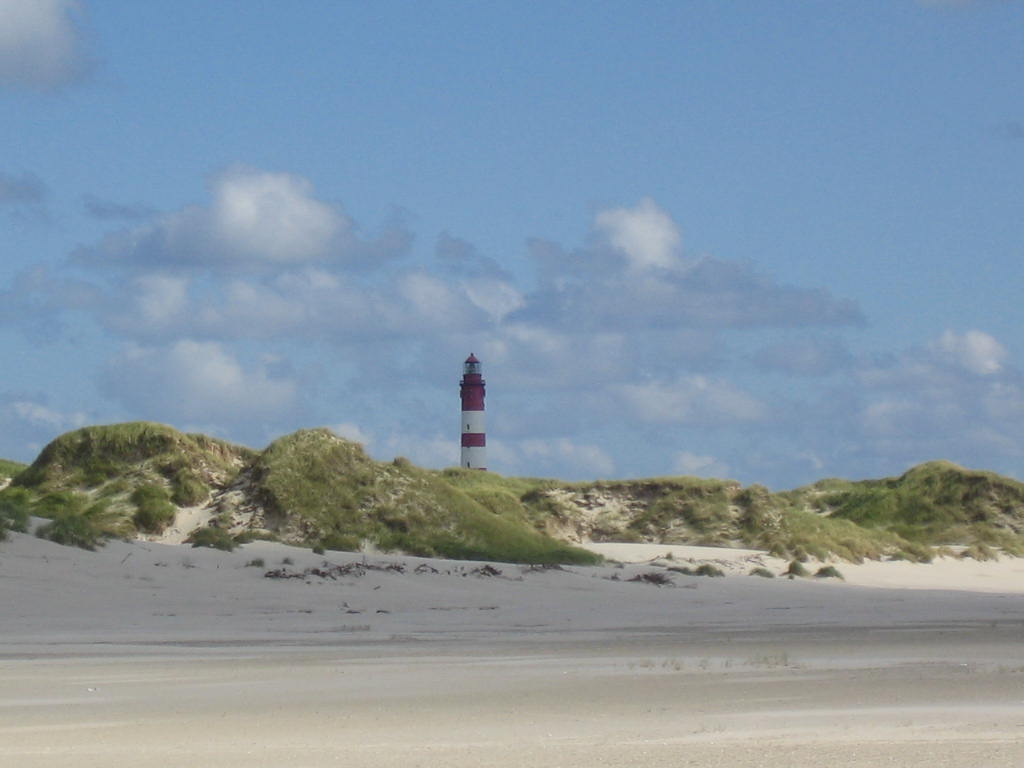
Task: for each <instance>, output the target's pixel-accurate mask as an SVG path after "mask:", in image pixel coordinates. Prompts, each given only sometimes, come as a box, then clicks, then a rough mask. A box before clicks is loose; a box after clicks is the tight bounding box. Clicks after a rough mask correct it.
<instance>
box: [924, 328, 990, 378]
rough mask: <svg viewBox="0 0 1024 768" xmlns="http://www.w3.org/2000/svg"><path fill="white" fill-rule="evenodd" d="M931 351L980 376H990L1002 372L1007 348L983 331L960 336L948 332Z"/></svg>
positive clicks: (934, 343) (933, 345)
mask: <svg viewBox="0 0 1024 768" xmlns="http://www.w3.org/2000/svg"><path fill="white" fill-rule="evenodd" d="M931 349H932V351H933V352H935V353H936V354H937V355H938V356H939V357H940V358H941V359H943V360H944V361H946V362H950V363H953V364H955V365H959V366H960V367H962V368H964V369H965V370H968V371H970V372H971V373H976V374H978V375H979V376H990V375H992V374H994V373H998V372H999V371H1000V370H1002V367H1003V361H1004V360H1005V359H1006V355H1007V353H1006V348H1005V347H1004V346H1003V345H1002V344H1000V343H999V342H998V341H996V340H995V339H994V338H993V337H992V336H989V335H988V334H987V333H985V332H983V331H967V332H966V333H962V334H958V333H955V332H953V331H948V330H947V331H946V332H945V333H943V334H942V336H940V337H939V338H938V339H937V340H936V341H934V342H932V344H931Z"/></svg>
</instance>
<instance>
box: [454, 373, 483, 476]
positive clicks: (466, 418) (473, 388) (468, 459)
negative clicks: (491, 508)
mask: <svg viewBox="0 0 1024 768" xmlns="http://www.w3.org/2000/svg"><path fill="white" fill-rule="evenodd" d="M459 394H460V395H462V467H464V468H465V469H484V470H486V469H487V436H486V435H485V434H484V377H483V374H482V373H481V372H480V361H479V360H477V359H476V355H474V354H472V353H470V355H469V357H467V358H466V362H465V363H464V364H463V366H462V381H461V382H460V386H459Z"/></svg>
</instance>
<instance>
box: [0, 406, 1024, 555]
mask: <svg viewBox="0 0 1024 768" xmlns="http://www.w3.org/2000/svg"><path fill="white" fill-rule="evenodd" d="M0 471H3V472H7V473H8V474H7V477H8V478H11V479H10V480H9V481H6V480H5V482H9V486H8V487H7V488H4V489H3V490H0V533H2V532H3V531H4V530H24V529H25V526H26V521H27V520H28V518H29V516H32V515H35V516H39V517H43V518H48V519H49V522H47V523H46V524H45V525H43V526H41V527H40V529H39V534H40V535H43V536H46V537H48V538H52V539H54V540H55V541H61V542H63V543H69V544H76V545H78V546H83V547H86V548H91V547H95V546H99V545H100V544H102V542H103V540H104V539H105V538H107V537H114V536H116V537H133V536H150V537H154V536H157V537H158V536H160V535H161V533H162V532H164V531H165V530H167V529H168V528H169V527H172V526H174V525H175V524H176V523H177V521H179V520H185V519H186V517H184V516H183V515H182V510H184V509H190V510H193V513H196V512H197V513H198V515H196V514H192V516H190V517H187V519H188V520H190V521H191V522H190V523H189V525H190V527H189V528H188V530H185V531H184V532H183V533H182V536H183V537H184V536H187V540H188V541H189V542H191V543H193V544H194V545H195V546H211V547H218V548H222V549H227V548H230V547H232V546H234V545H236V544H238V543H241V542H244V541H247V540H251V539H252V538H273V539H277V540H280V541H284V542H287V543H292V544H301V545H305V546H311V547H314V548H316V549H317V550H318V551H324V552H326V551H327V550H331V549H334V550H359V549H364V550H365V549H366V548H378V549H382V550H388V551H402V552H407V553H409V554H416V555H424V556H440V557H450V558H462V559H481V560H500V561H508V562H524V563H556V562H557V563H588V562H594V561H595V560H596V559H598V558H597V556H596V555H593V554H591V553H589V552H587V551H585V550H583V549H581V548H579V547H577V546H574V545H576V544H581V543H584V542H588V541H598V542H608V541H621V542H651V543H664V544H698V545H710V546H744V547H755V548H762V549H766V550H768V551H770V552H772V553H773V554H776V555H778V556H780V557H784V558H786V559H788V560H792V561H793V562H795V563H798V564H800V563H805V562H808V561H809V560H810V559H816V560H820V561H824V560H828V559H837V560H847V561H853V562H859V561H862V560H864V559H881V558H895V559H905V560H913V561H928V560H930V559H931V558H932V557H934V556H935V554H936V552H949V551H951V550H949V549H944V548H945V547H959V548H960V549H961V550H962V552H963V554H964V556H967V557H974V558H977V559H985V558H988V557H995V556H997V555H998V553H1000V552H1002V553H1006V554H1011V555H1019V554H1024V484H1022V483H1020V482H1018V481H1016V480H1013V479H1010V478H1006V477H1001V476H999V475H996V474H994V473H991V472H984V471H975V470H968V469H964V468H962V467H958V466H956V465H954V464H950V463H949V462H941V461H937V462H929V463H927V464H922V465H920V466H917V467H914V468H913V469H911V470H909V471H908V472H906V473H904V474H903V475H900V476H898V477H890V478H882V479H879V480H861V481H850V480H841V479H827V480H821V481H819V482H817V483H814V484H812V485H809V486H805V487H802V488H797V489H795V490H791V491H784V492H780V493H772V492H770V491H769V490H768V489H767V488H764V487H763V486H758V485H752V486H746V487H744V486H742V485H741V484H739V483H737V482H735V481H732V480H716V479H706V478H695V477H660V478H646V479H637V480H615V481H597V482H590V483H563V482H560V481H557V480H553V479H544V478H524V477H504V476H502V475H498V474H496V473H493V472H479V471H472V470H466V469H460V468H456V467H453V468H450V469H445V470H441V471H434V470H426V469H422V468H419V467H416V466H415V465H413V464H412V463H411V462H409V461H408V460H406V459H404V458H401V457H399V458H396V459H394V460H393V461H390V462H380V461H375V460H374V459H372V458H371V457H369V456H368V455H367V454H366V453H365V451H364V450H363V448H362V446H360V445H359V444H357V443H353V442H351V441H348V440H345V439H343V438H340V437H338V436H337V435H335V434H334V433H332V432H331V431H330V430H327V429H308V430H300V431H298V432H295V433H293V434H291V435H286V436H284V437H282V438H279V439H278V440H275V441H274V442H272V443H271V444H270V445H269V446H267V448H266V449H264V450H263V451H254V450H251V449H249V448H245V447H242V446H238V445H233V444H231V443H228V442H225V441H223V440H218V439H216V438H211V437H207V436H205V435H197V434H184V433H181V432H179V431H177V430H175V429H173V428H171V427H168V426H164V425H160V424H151V423H146V422H135V423H129V424H115V425H110V426H97V427H87V428H84V429H79V430H75V431H74V432H69V433H67V434H65V435H62V436H60V437H58V438H57V439H56V440H54V441H53V442H52V443H50V444H49V445H48V446H46V448H45V449H44V450H43V451H42V453H41V454H40V455H39V457H38V458H37V459H36V461H34V462H33V463H32V464H31V465H30V466H28V467H25V466H24V465H19V464H16V463H14V462H4V463H3V464H0ZM3 477H4V475H3V474H0V478H3ZM196 521H198V522H196ZM178 540H181V539H180V538H179V539H178Z"/></svg>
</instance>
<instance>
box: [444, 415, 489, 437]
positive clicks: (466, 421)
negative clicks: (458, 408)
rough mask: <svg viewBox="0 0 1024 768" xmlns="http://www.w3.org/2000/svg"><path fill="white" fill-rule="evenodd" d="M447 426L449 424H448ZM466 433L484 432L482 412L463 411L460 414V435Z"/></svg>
mask: <svg viewBox="0 0 1024 768" xmlns="http://www.w3.org/2000/svg"><path fill="white" fill-rule="evenodd" d="M448 423H449V424H450V423H451V422H448ZM467 432H479V433H481V434H482V433H483V432H484V412H483V411H463V412H462V434H466V433H467Z"/></svg>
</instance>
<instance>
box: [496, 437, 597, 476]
mask: <svg viewBox="0 0 1024 768" xmlns="http://www.w3.org/2000/svg"><path fill="white" fill-rule="evenodd" d="M509 447H510V448H512V449H513V450H514V451H516V452H518V453H520V454H521V455H522V457H523V458H524V459H525V460H527V461H529V462H530V463H532V464H534V465H535V466H536V464H537V463H538V460H540V462H542V463H544V464H545V465H547V466H551V467H552V469H553V470H555V471H556V472H558V470H559V469H560V468H561V467H565V469H566V470H567V471H568V473H571V474H579V473H580V472H583V473H585V474H586V475H588V476H590V477H607V476H609V475H611V474H613V473H614V472H615V462H614V461H613V460H612V457H611V456H609V455H608V453H607V452H606V451H604V450H603V449H602V448H599V447H598V446H596V445H588V444H581V443H577V442H575V441H573V440H570V439H568V438H564V437H563V438H556V439H553V440H522V441H520V442H518V443H516V444H514V445H513V446H509ZM559 474H560V473H559Z"/></svg>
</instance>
